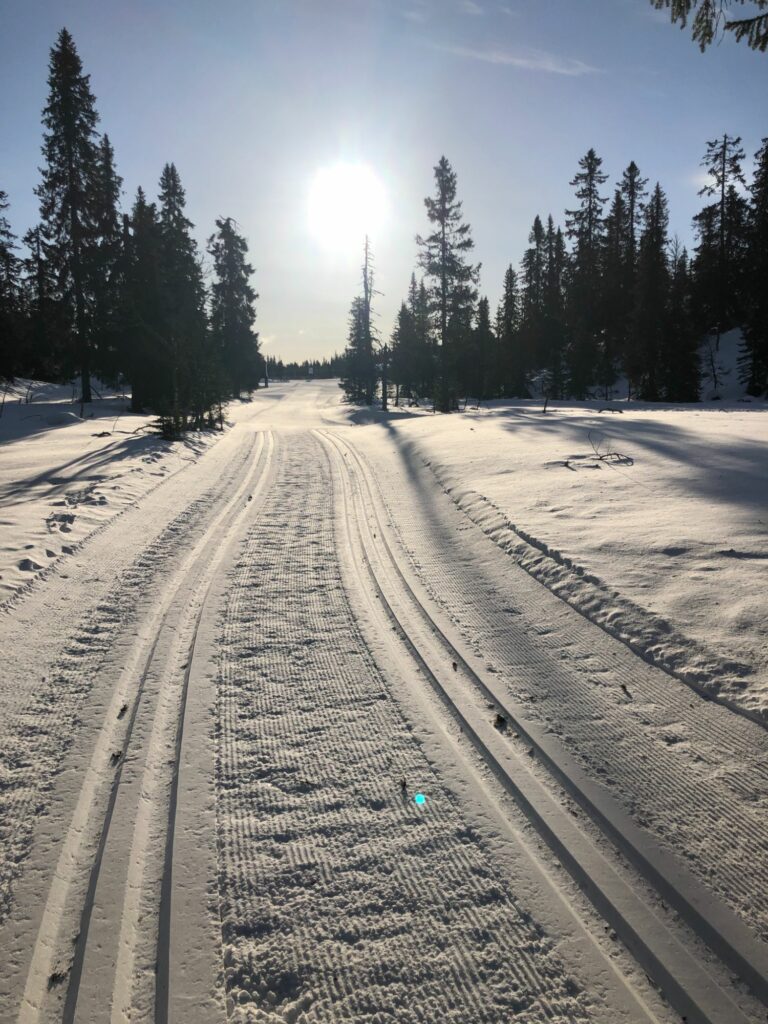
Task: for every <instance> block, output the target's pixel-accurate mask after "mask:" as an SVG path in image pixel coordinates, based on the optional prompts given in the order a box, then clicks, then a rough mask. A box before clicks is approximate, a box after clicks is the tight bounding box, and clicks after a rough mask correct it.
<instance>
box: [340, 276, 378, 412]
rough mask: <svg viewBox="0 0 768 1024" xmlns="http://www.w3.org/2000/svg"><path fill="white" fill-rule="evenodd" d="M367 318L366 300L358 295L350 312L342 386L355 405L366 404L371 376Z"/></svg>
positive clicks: (349, 399)
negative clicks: (366, 326)
mask: <svg viewBox="0 0 768 1024" xmlns="http://www.w3.org/2000/svg"><path fill="white" fill-rule="evenodd" d="M365 316H366V313H365V300H364V299H363V298H362V297H361V296H360V295H357V296H355V298H354V299H353V300H352V305H351V307H350V310H349V321H348V323H349V327H348V331H347V347H346V349H345V350H344V365H343V370H342V378H341V386H342V388H343V389H344V394H345V395H346V397H347V400H348V401H350V402H355V403H365V402H366V400H367V397H368V382H369V380H370V375H371V356H370V352H369V350H368V344H367V338H366V328H365Z"/></svg>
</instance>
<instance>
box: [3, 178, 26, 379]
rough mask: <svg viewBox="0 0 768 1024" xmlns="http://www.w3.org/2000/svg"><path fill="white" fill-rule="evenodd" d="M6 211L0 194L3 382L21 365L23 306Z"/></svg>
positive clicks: (12, 237) (17, 265) (5, 196)
mask: <svg viewBox="0 0 768 1024" xmlns="http://www.w3.org/2000/svg"><path fill="white" fill-rule="evenodd" d="M7 209H8V195H7V193H5V192H3V191H2V190H0V378H2V377H4V378H6V379H10V380H12V379H13V376H14V374H15V373H17V372H18V371H19V369H20V367H21V365H22V352H21V346H22V316H23V304H22V291H21V261H20V260H19V257H18V256H17V255H16V236H15V235H14V233H13V232H12V231H11V225H10V224H9V222H8V219H7V217H6V216H5V214H4V211H5V210H7Z"/></svg>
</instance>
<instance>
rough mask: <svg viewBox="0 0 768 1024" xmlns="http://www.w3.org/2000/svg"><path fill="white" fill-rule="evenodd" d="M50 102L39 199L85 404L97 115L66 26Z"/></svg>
mask: <svg viewBox="0 0 768 1024" xmlns="http://www.w3.org/2000/svg"><path fill="white" fill-rule="evenodd" d="M48 67H49V74H48V102H47V104H46V106H45V107H44V109H43V125H44V127H45V131H44V133H43V157H44V160H45V163H44V166H43V167H42V168H41V173H42V180H41V182H40V185H39V186H38V187H37V189H36V190H35V191H36V193H37V195H38V197H39V199H40V216H41V221H42V239H43V245H44V248H45V258H46V259H47V260H48V261H50V263H51V264H52V266H53V269H54V273H55V276H56V279H57V281H58V299H59V301H60V302H61V303H62V304H63V305H65V306H67V307H71V310H69V311H68V312H69V313H70V316H71V321H72V324H73V327H74V342H75V345H74V349H75V351H74V358H75V362H76V364H77V368H78V370H79V372H80V377H81V382H82V390H81V399H82V401H83V402H90V401H91V381H90V373H91V340H90V334H89V295H88V293H87V288H88V267H89V263H90V260H91V258H92V256H91V252H92V248H93V246H94V239H95V220H94V210H93V196H94V181H95V175H96V163H97V156H96V124H97V122H98V119H99V118H98V114H97V113H96V106H95V98H94V96H93V93H92V92H91V88H90V80H89V79H90V76H88V75H86V74H84V73H83V65H82V62H81V60H80V57H79V56H78V53H77V50H76V48H75V43H74V40H73V39H72V36H71V35H70V34H69V32H68V31H67V30H66V29H65V28H64V29H62V30H61V32H59V36H58V40H57V42H56V45H55V46H54V47H53V48H52V50H51V56H50V62H49V66H48Z"/></svg>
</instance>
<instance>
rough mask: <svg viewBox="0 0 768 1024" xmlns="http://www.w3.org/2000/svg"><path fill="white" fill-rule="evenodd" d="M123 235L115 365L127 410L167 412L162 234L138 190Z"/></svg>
mask: <svg viewBox="0 0 768 1024" xmlns="http://www.w3.org/2000/svg"><path fill="white" fill-rule="evenodd" d="M130 228H131V231H130V233H128V232H124V233H123V247H124V252H125V259H126V271H125V276H124V279H123V286H122V290H121V296H120V312H121V316H120V324H121V330H120V341H119V344H120V365H121V368H122V370H123V372H124V373H125V375H126V377H127V378H128V380H129V381H130V383H131V409H132V411H133V412H142V411H143V410H145V409H153V410H155V411H156V412H158V413H162V412H163V411H165V410H167V409H168V407H169V406H170V404H171V402H172V395H173V369H172V359H171V351H170V346H169V343H168V339H167V337H166V325H165V309H164V300H163V275H162V270H161V268H162V259H163V255H162V235H161V231H160V221H159V217H158V213H157V207H156V205H155V204H154V203H148V202H147V199H146V196H145V194H144V190H143V189H142V188H138V189H137V191H136V199H135V201H134V204H133V208H132V210H131V216H130Z"/></svg>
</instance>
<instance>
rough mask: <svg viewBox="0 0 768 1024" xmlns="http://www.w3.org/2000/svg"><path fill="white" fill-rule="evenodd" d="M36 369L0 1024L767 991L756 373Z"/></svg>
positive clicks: (1, 781)
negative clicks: (262, 375)
mask: <svg viewBox="0 0 768 1024" xmlns="http://www.w3.org/2000/svg"><path fill="white" fill-rule="evenodd" d="M30 394H31V395H32V401H31V402H30V403H27V402H25V401H24V400H25V398H27V397H29V396H30ZM19 397H20V398H21V399H22V401H21V403H19V401H18V399H19ZM70 399H71V395H69V394H67V393H64V392H62V390H61V389H58V390H57V389H45V388H43V387H42V386H30V387H24V386H20V388H19V393H18V395H16V396H15V400H14V396H10V395H9V396H8V398H7V401H6V406H5V409H4V412H3V416H2V418H0V441H2V447H0V495H2V505H3V510H2V513H1V514H0V555H1V558H2V564H0V577H2V578H1V579H0V587H2V593H1V594H0V598H2V602H3V604H2V615H1V616H0V643H1V644H2V651H3V657H2V676H1V677H0V836H2V846H0V948H2V950H3V953H4V956H3V961H2V964H1V965H0V1020H1V1021H2V1022H3V1024H4V1022H5V1021H6V1020H7V1021H9V1022H11V1021H18V1022H41V1024H42V1022H52V1021H65V1022H67V1024H73V1022H89V1024H90V1022H98V1021H111V1022H116V1021H126V1022H127V1021H133V1022H136V1021H154V1022H161V1024H163V1022H168V1021H174V1022H179V1024H181V1022H184V1024H198V1022H200V1024H203V1022H206V1024H207V1022H211V1021H217V1020H221V1021H224V1020H227V1019H229V1020H236V1021H242V1022H260V1024H267V1022H269V1024H277V1022H282V1021H288V1022H293V1024H319V1022H330V1021H334V1022H365V1024H384V1022H405V1024H417V1022H420V1024H438V1022H442V1021H449V1022H452V1024H475V1022H488V1024H491V1022H494V1024H495V1022H502V1021H504V1022H506V1021H520V1022H523V1021H524V1022H526V1024H528V1022H534V1021H550V1022H552V1021H554V1022H560V1024H563V1022H566V1021H567V1022H577V1021H578V1022H581V1021H601V1022H605V1024H617V1022H626V1024H635V1022H645V1021H657V1022H667V1021H678V1020H680V1019H681V1017H682V1016H685V1017H686V1019H687V1020H689V1021H707V1022H711V1024H739V1022H747V1021H757V1020H764V1019H765V1014H766V1004H768V945H767V941H768V897H767V896H766V894H768V852H767V851H768V814H767V813H766V810H767V809H768V733H767V732H766V729H765V720H766V710H767V709H768V655H767V649H768V644H767V643H766V640H767V639H768V637H766V628H767V627H766V623H765V614H764V609H765V596H764V595H765V582H766V569H768V538H766V521H767V517H768V481H767V474H766V468H765V467H766V451H767V449H768V407H766V405H765V404H762V403H758V402H753V403H751V404H745V403H742V402H733V403H732V404H725V403H724V402H720V403H718V404H717V405H714V404H708V405H700V406H695V407H690V408H683V407H668V408H665V407H658V406H656V407H651V406H638V405H636V404H635V403H631V404H627V403H621V402H615V401H614V402H609V403H599V402H591V403H568V404H565V403H554V404H553V403H550V404H549V407H548V409H547V412H546V414H544V413H543V412H542V405H541V403H540V402H538V401H530V402H516V403H504V404H501V403H495V404H492V405H489V406H484V407H481V408H479V409H471V408H470V409H468V410H467V411H465V412H463V413H461V414H455V415H451V416H436V415H433V414H432V413H431V412H429V411H427V410H426V409H412V410H405V409H400V410H392V411H391V412H390V414H389V415H388V416H385V415H383V414H381V413H380V412H365V411H361V410H355V409H353V408H350V407H348V406H345V405H343V404H342V403H341V392H340V391H339V389H338V386H337V384H336V383H335V382H332V381H330V382H317V383H303V382H302V383H294V384H287V385H274V386H272V387H270V388H269V389H268V390H266V391H260V392H258V393H257V394H255V395H254V397H253V400H252V401H250V402H242V403H235V404H233V405H232V406H231V407H230V410H229V413H228V415H229V422H228V424H227V427H226V429H225V431H224V432H223V433H222V434H215V435H214V434H201V435H191V436H190V437H188V438H185V439H184V440H183V441H179V442H172V443H171V442H164V441H162V440H160V439H159V438H158V437H157V436H156V435H154V434H153V433H152V432H151V430H150V429H149V420H148V419H147V418H146V417H137V416H130V415H128V414H127V413H126V412H125V408H126V404H127V403H126V400H125V399H124V398H122V397H121V396H110V397H105V398H104V399H103V400H101V401H97V402H94V403H93V405H92V406H91V407H90V409H88V408H86V410H85V412H86V414H88V413H92V415H87V416H86V418H85V419H81V418H80V417H79V415H78V414H79V412H80V410H79V408H78V407H77V406H73V405H71V404H70ZM417 795H419V796H420V799H419V801H417V800H416V796H417ZM422 797H423V800H422V799H421V798H422Z"/></svg>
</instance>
